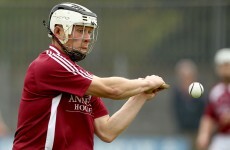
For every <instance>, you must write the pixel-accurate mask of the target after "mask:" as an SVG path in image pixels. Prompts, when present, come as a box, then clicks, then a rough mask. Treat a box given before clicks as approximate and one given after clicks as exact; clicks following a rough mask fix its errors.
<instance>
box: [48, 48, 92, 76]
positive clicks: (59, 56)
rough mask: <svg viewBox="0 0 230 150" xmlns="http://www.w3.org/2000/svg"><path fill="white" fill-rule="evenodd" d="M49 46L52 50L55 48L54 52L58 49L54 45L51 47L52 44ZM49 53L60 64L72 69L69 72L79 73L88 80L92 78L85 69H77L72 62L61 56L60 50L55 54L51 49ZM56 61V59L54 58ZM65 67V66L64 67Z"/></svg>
mask: <svg viewBox="0 0 230 150" xmlns="http://www.w3.org/2000/svg"><path fill="white" fill-rule="evenodd" d="M50 48H51V49H52V50H55V52H56V51H58V50H57V49H55V48H54V47H52V46H50ZM50 53H51V54H52V56H54V57H55V58H56V59H58V60H59V61H58V63H59V64H60V63H61V65H65V66H66V67H68V68H69V69H71V70H72V71H70V72H72V73H73V74H76V73H77V74H79V75H81V76H82V77H84V78H87V79H89V80H92V78H93V77H92V75H91V74H89V73H88V72H87V71H85V72H84V71H82V70H79V69H78V68H77V67H76V66H75V65H74V64H73V63H71V62H70V61H69V60H67V59H66V58H65V57H63V56H61V55H60V52H58V53H57V54H55V53H52V52H51V51H50ZM56 61H57V60H56ZM60 61H61V62H60ZM66 67H65V68H66ZM68 71H69V70H68Z"/></svg>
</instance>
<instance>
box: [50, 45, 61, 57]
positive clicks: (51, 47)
mask: <svg viewBox="0 0 230 150" xmlns="http://www.w3.org/2000/svg"><path fill="white" fill-rule="evenodd" d="M49 48H50V49H52V50H54V51H55V52H56V53H57V54H58V55H60V52H59V51H58V50H57V49H56V48H54V47H53V46H49Z"/></svg>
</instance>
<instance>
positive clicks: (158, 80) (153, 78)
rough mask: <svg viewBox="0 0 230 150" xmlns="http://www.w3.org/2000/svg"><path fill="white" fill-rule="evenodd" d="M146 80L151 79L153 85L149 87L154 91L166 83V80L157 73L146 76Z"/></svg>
mask: <svg viewBox="0 0 230 150" xmlns="http://www.w3.org/2000/svg"><path fill="white" fill-rule="evenodd" d="M145 80H148V81H150V86H151V87H150V88H149V89H151V90H153V91H154V90H156V89H158V88H159V87H160V86H161V85H162V84H164V83H165V82H164V80H163V79H162V78H161V77H159V76H157V75H151V76H146V77H145Z"/></svg>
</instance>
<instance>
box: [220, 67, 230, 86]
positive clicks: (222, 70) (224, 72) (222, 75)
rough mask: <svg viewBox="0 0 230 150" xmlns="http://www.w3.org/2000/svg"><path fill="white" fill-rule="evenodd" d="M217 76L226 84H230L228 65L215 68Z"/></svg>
mask: <svg viewBox="0 0 230 150" xmlns="http://www.w3.org/2000/svg"><path fill="white" fill-rule="evenodd" d="M217 74H218V76H219V77H220V78H221V79H222V80H223V81H224V82H226V83H230V63H225V64H222V65H219V66H217Z"/></svg>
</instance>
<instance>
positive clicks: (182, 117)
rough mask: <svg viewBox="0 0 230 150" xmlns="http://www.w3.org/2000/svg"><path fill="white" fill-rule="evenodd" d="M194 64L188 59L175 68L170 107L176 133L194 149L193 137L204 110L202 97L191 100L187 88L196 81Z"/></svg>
mask: <svg viewBox="0 0 230 150" xmlns="http://www.w3.org/2000/svg"><path fill="white" fill-rule="evenodd" d="M197 73H198V70H197V66H196V64H195V63H194V62H193V61H192V60H190V59H182V60H180V61H179V62H178V63H177V64H176V66H175V74H176V83H175V85H174V86H173V89H172V90H173V93H172V96H173V97H172V103H173V104H172V106H173V111H174V115H175V119H176V123H177V129H178V132H179V133H181V134H183V136H188V137H187V138H189V139H191V142H192V145H193V147H195V135H196V133H197V129H198V126H199V121H200V118H201V115H202V113H203V110H204V106H205V101H204V96H201V97H200V98H198V99H195V100H194V98H192V97H191V96H190V95H189V93H188V87H189V85H190V84H191V83H192V82H195V81H198V75H197Z"/></svg>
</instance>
